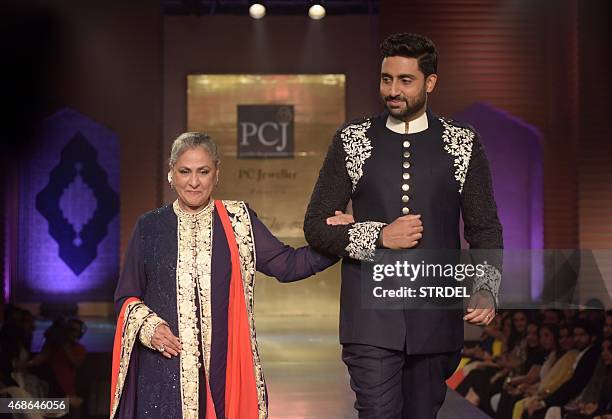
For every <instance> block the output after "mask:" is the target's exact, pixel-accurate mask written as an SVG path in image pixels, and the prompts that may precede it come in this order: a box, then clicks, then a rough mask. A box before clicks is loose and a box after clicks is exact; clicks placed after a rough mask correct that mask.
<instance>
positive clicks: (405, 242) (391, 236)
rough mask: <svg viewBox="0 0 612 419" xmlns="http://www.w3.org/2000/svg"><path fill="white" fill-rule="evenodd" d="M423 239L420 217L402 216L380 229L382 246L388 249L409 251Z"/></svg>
mask: <svg viewBox="0 0 612 419" xmlns="http://www.w3.org/2000/svg"><path fill="white" fill-rule="evenodd" d="M422 237H423V223H422V222H421V216H420V215H404V216H402V217H399V218H396V219H395V221H393V222H392V223H391V224H389V225H388V226H385V227H383V229H382V244H383V246H384V247H386V248H388V249H410V248H412V247H414V246H416V245H417V243H418V242H419V240H421V238H422Z"/></svg>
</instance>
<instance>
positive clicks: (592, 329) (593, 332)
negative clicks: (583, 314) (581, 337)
mask: <svg viewBox="0 0 612 419" xmlns="http://www.w3.org/2000/svg"><path fill="white" fill-rule="evenodd" d="M572 329H583V330H584V331H585V332H586V334H587V335H589V336H591V337H593V336H595V337H599V335H600V334H601V332H600V331H599V330H598V327H597V326H595V325H593V324H592V323H591V322H587V321H585V320H578V321H577V322H575V323H574V325H573V327H572Z"/></svg>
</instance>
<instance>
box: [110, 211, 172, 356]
mask: <svg viewBox="0 0 612 419" xmlns="http://www.w3.org/2000/svg"><path fill="white" fill-rule="evenodd" d="M140 225H141V223H140V219H139V220H138V221H137V222H136V226H135V227H134V231H132V237H131V238H130V242H129V243H128V247H127V251H126V252H125V260H124V264H123V271H122V272H121V275H120V276H119V282H118V283H117V288H116V289H115V310H116V313H117V314H119V313H120V312H121V308H122V307H123V303H124V302H125V300H126V299H128V298H129V297H136V298H138V299H140V300H142V297H143V295H144V291H145V288H146V285H147V275H146V273H145V266H144V247H143V245H142V235H141V232H140ZM138 340H139V341H140V343H142V344H143V345H144V346H146V347H147V348H149V349H152V350H158V348H159V347H160V346H163V347H164V348H165V351H164V352H162V355H164V356H165V357H166V358H170V357H171V356H177V355H178V354H179V352H180V350H181V344H180V341H179V339H178V338H177V337H176V336H174V335H173V334H172V332H171V331H170V328H169V327H168V324H167V323H166V321H165V320H163V319H162V318H161V317H159V316H157V314H155V313H152V314H151V315H150V316H149V317H147V318H146V320H145V321H144V323H143V325H142V327H141V328H140V331H139V333H138Z"/></svg>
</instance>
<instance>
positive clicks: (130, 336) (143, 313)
mask: <svg viewBox="0 0 612 419" xmlns="http://www.w3.org/2000/svg"><path fill="white" fill-rule="evenodd" d="M152 313H153V312H152V311H151V310H150V309H149V308H148V307H147V306H146V305H144V304H143V303H141V302H140V301H134V302H132V303H129V304H128V306H127V307H126V309H125V315H124V316H125V317H124V321H123V325H122V333H121V335H122V337H121V343H122V345H121V358H120V362H119V371H118V374H117V385H116V386H115V388H114V397H113V405H112V406H113V407H112V410H111V415H110V417H111V419H112V418H113V417H114V416H115V414H116V413H117V408H118V407H119V400H121V393H122V392H123V385H124V383H125V377H126V376H127V371H128V366H129V365H130V358H131V356H132V350H133V348H134V342H136V338H137V337H138V332H139V330H140V328H141V327H142V324H143V323H144V321H145V319H146V318H148V317H149V316H151V314H152Z"/></svg>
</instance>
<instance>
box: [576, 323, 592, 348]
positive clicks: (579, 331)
mask: <svg viewBox="0 0 612 419" xmlns="http://www.w3.org/2000/svg"><path fill="white" fill-rule="evenodd" d="M574 344H575V345H576V349H579V350H583V349H584V348H586V347H587V346H589V345H590V344H591V336H589V334H588V333H587V332H586V330H584V329H583V328H582V327H576V328H574Z"/></svg>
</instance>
